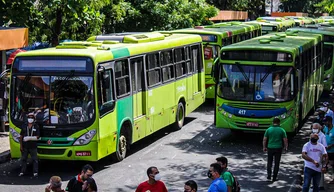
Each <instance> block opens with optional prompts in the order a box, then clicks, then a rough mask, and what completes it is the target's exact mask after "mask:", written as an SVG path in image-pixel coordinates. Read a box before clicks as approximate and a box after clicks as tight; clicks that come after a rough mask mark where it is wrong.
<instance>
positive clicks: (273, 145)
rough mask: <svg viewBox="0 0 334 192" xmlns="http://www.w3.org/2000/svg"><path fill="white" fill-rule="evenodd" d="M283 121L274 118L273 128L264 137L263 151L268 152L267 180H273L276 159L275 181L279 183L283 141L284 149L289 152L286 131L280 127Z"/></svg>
mask: <svg viewBox="0 0 334 192" xmlns="http://www.w3.org/2000/svg"><path fill="white" fill-rule="evenodd" d="M280 123H281V121H280V120H279V119H278V118H274V120H273V126H271V127H269V128H268V129H267V130H266V132H265V133H264V137H263V151H264V152H267V154H268V158H267V180H268V181H270V180H271V172H272V164H273V159H274V157H275V166H274V174H273V180H272V181H277V175H278V170H279V164H280V161H281V155H282V148H283V141H284V149H285V150H288V139H287V136H286V132H285V130H284V129H283V128H282V127H280Z"/></svg>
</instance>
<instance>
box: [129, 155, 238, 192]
mask: <svg viewBox="0 0 334 192" xmlns="http://www.w3.org/2000/svg"><path fill="white" fill-rule="evenodd" d="M227 165H228V160H227V158H226V157H224V156H222V157H218V158H217V159H216V162H215V163H212V164H211V165H210V168H209V170H208V173H207V176H208V178H210V179H211V180H212V182H211V184H210V186H208V192H239V191H240V185H239V183H238V181H237V179H236V178H235V177H234V176H233V174H232V173H231V172H230V171H229V170H228V168H227ZM146 173H147V177H148V180H147V181H144V182H142V183H140V184H139V185H138V187H137V189H136V192H148V191H149V192H167V191H168V190H167V187H166V186H165V184H164V183H163V182H162V181H161V176H160V173H159V170H158V168H157V167H149V168H148V169H147V172H146ZM197 187H198V186H197V183H196V182H195V181H194V180H189V181H187V182H185V184H184V192H197Z"/></svg>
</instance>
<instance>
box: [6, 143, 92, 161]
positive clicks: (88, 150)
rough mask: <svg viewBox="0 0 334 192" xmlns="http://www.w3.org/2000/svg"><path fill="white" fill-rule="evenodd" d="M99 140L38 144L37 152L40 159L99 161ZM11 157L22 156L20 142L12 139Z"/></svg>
mask: <svg viewBox="0 0 334 192" xmlns="http://www.w3.org/2000/svg"><path fill="white" fill-rule="evenodd" d="M97 145H98V144H97V142H96V141H91V142H90V143H88V144H87V145H83V146H66V147H48V146H38V148H37V154H38V158H39V159H47V160H65V161H66V160H71V161H73V160H74V161H76V160H77V161H97V160H98V154H97V149H98V146H97ZM10 148H11V158H14V159H17V158H20V157H21V152H20V144H19V143H17V142H15V141H14V140H13V139H10Z"/></svg>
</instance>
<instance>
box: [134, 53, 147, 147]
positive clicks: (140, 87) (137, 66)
mask: <svg viewBox="0 0 334 192" xmlns="http://www.w3.org/2000/svg"><path fill="white" fill-rule="evenodd" d="M130 68H131V69H130V70H131V85H132V95H133V118H134V131H133V141H136V140H139V139H141V138H143V137H145V134H146V133H145V129H146V120H145V118H146V97H145V76H144V58H143V56H140V57H136V58H131V59H130Z"/></svg>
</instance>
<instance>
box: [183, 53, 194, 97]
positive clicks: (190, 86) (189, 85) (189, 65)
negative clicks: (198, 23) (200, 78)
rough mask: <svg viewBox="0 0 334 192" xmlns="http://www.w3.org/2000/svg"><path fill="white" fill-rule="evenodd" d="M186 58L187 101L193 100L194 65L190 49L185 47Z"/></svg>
mask: <svg viewBox="0 0 334 192" xmlns="http://www.w3.org/2000/svg"><path fill="white" fill-rule="evenodd" d="M185 56H186V66H187V73H188V76H189V77H188V78H187V99H189V100H190V99H193V98H194V95H193V70H194V69H193V65H192V62H191V56H190V47H185Z"/></svg>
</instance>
